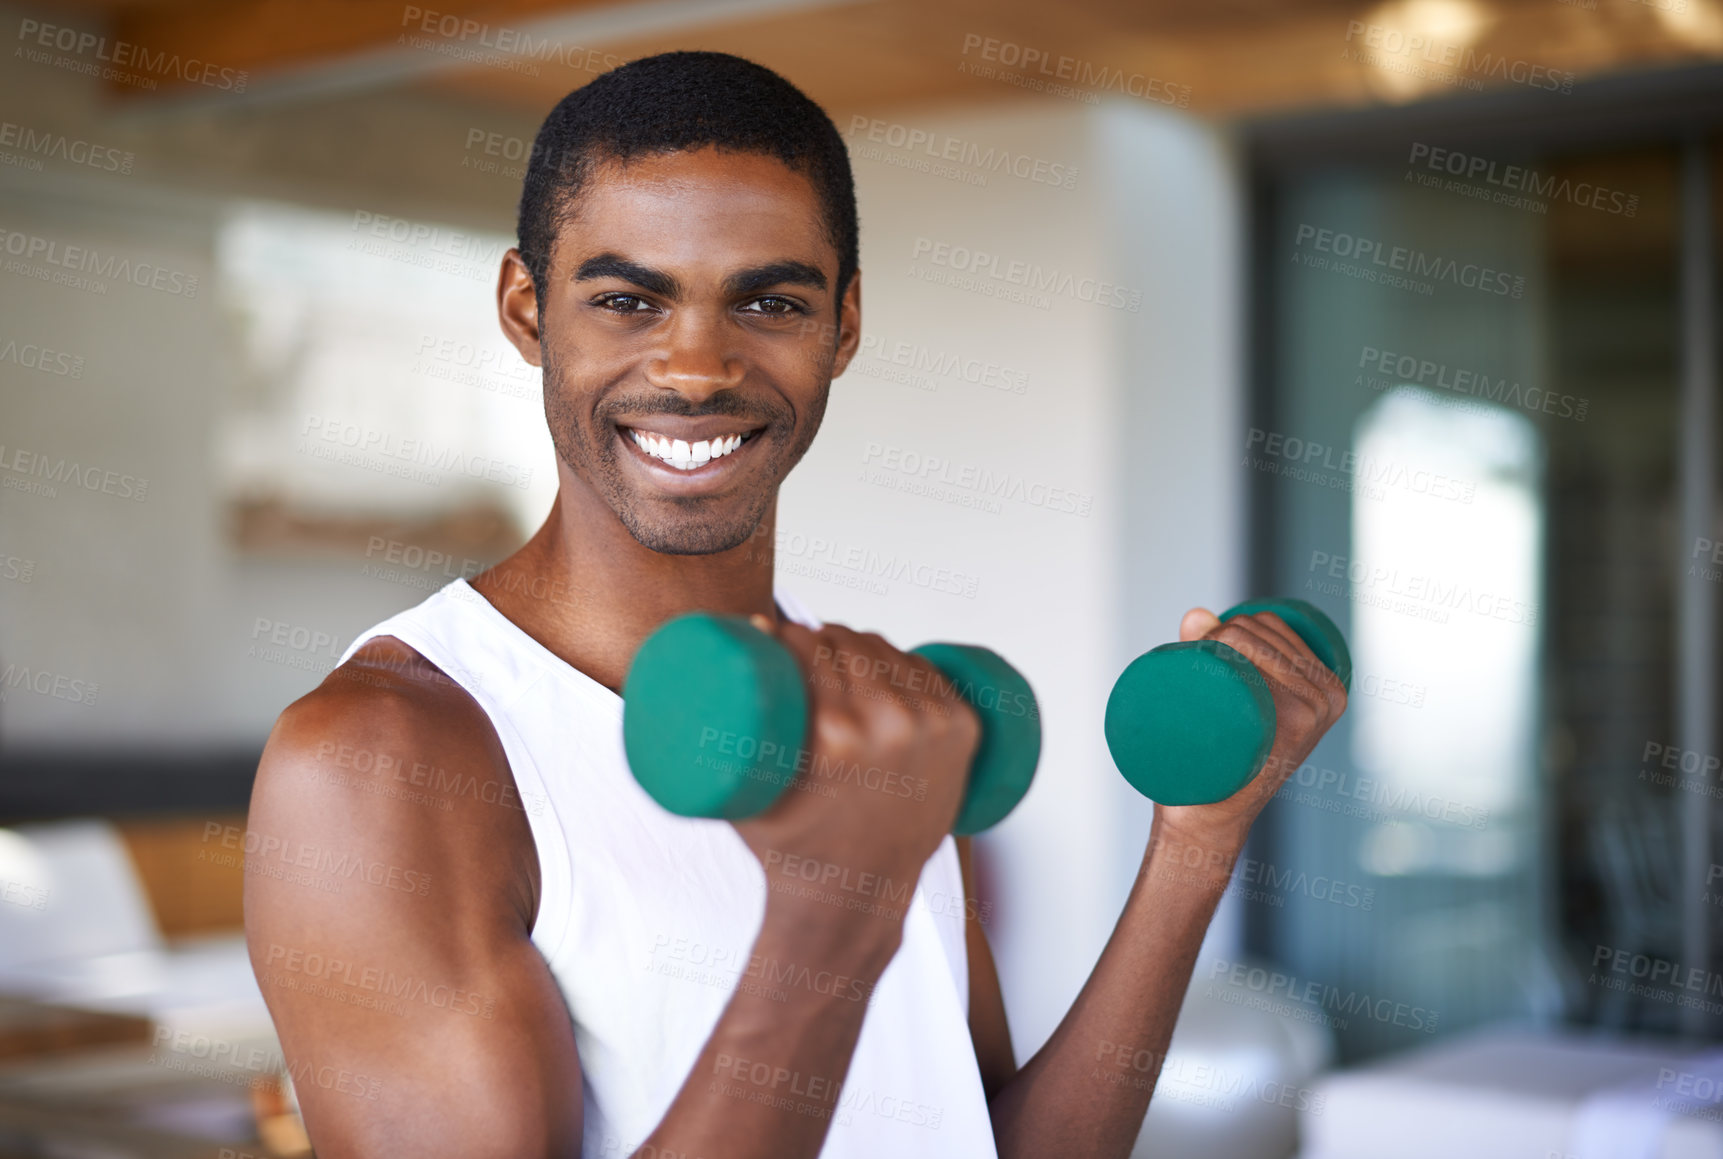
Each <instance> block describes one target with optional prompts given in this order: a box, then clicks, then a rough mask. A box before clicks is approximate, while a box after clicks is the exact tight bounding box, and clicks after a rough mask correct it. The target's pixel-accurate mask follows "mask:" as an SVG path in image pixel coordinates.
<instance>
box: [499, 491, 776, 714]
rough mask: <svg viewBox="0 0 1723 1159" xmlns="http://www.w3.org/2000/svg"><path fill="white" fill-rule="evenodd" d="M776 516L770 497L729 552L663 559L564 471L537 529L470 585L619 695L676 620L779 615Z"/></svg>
mask: <svg viewBox="0 0 1723 1159" xmlns="http://www.w3.org/2000/svg"><path fill="white" fill-rule="evenodd" d="M565 473H566V468H563V469H562V470H561V471H559V475H563V474H565ZM777 513H778V512H777V501H776V499H774V500H773V502H772V505H771V507H769V508H768V509H767V511H766V514H765V517H764V518H762V519H761V521H760V525H759V527H757V528H756V529H755V532H754V534H753V535H752V536H750V537H749V538H748V539H747V540H746V541H745V542H743V543H742V544H741V545H739V546H737V547H734V548H732V549H730V550H729V551H721V552H714V553H712V554H710V555H667V554H665V553H663V552H658V551H653V550H652V549H651V548H648V547H645V546H644V545H642V544H641V543H640V542H639V541H638V540H636V539H635V538H634V536H633V535H631V534H630V533H629V531H628V529H627V528H626V527H624V526H623V525H622V523H621V521H620V520H618V519H617V518H616V515H615V513H614V512H613V511H611V509H610V507H609V506H608V505H607V504H605V503H604V502H603V501H602V500H601V499H600V498H599V497H598V496H597V495H595V494H593V492H592V491H591V490H590V489H589V488H587V487H585V486H584V485H583V484H582V483H581V482H580V481H579V480H576V479H569V478H566V477H564V478H563V479H562V481H561V487H560V488H559V490H558V493H557V498H556V502H555V503H553V504H552V505H551V509H550V514H549V516H547V517H546V519H545V521H544V525H543V526H542V527H540V528H539V529H538V531H537V532H536V533H535V534H534V535H533V537H532V538H531V539H529V540H528V541H527V542H526V544H525V545H524V546H523V547H522V548H521V549H520V550H519V551H517V552H515V553H514V554H513V555H511V556H509V557H508V558H507V559H505V560H503V561H502V562H501V563H499V564H498V565H497V566H496V567H494V568H491V569H490V570H489V571H486V572H483V573H481V574H480V575H478V576H476V577H475V578H474V579H473V581H472V586H473V587H474V588H475V589H476V590H477V591H478V592H479V594H480V595H482V596H484V597H485V599H487V600H488V601H490V603H491V604H492V605H493V606H494V607H496V609H497V610H498V611H500V612H501V613H502V614H503V615H504V616H507V617H508V618H509V619H510V620H512V621H513V622H514V623H515V624H516V625H517V626H518V627H519V628H520V629H521V630H522V631H524V632H526V634H527V635H529V636H531V637H532V638H533V639H535V640H537V641H538V642H539V643H541V644H543V645H544V646H545V647H546V648H548V649H550V650H551V651H552V652H554V653H555V654H556V655H557V656H559V657H561V658H562V659H563V660H565V661H567V662H568V663H569V664H571V665H573V666H574V667H575V668H578V669H579V670H580V671H581V672H584V673H585V674H586V675H587V676H590V677H591V678H592V679H594V680H596V681H598V682H599V683H600V684H603V685H605V686H606V687H607V688H610V689H612V690H613V691H620V690H621V688H622V681H623V678H624V677H625V676H627V674H628V665H629V663H630V662H631V661H632V660H633V658H634V653H635V651H636V650H637V649H638V648H639V647H640V644H641V642H642V641H643V640H645V639H646V637H647V636H648V635H650V634H651V633H652V632H653V631H654V630H656V629H657V628H658V626H659V625H661V624H663V623H664V622H665V621H666V620H668V619H670V618H672V617H674V616H678V615H681V614H682V613H684V612H693V611H708V612H722V613H728V614H732V615H743V616H745V615H752V614H754V613H759V614H761V615H764V616H768V617H770V618H772V619H774V620H775V619H777V618H778V613H777V608H776V605H775V604H774V603H773V600H772V555H773V552H772V548H773V539H774V529H775V527H776V523H777Z"/></svg>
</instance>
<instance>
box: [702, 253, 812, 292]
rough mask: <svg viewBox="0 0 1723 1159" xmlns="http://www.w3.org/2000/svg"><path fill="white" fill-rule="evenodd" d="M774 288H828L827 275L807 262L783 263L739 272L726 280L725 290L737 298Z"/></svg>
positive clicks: (773, 263)
mask: <svg viewBox="0 0 1723 1159" xmlns="http://www.w3.org/2000/svg"><path fill="white" fill-rule="evenodd" d="M773 286H806V287H807V288H809V289H811V290H823V289H825V288H826V275H825V273H824V271H822V270H821V269H820V268H819V267H818V266H811V265H809V264H808V263H807V262H797V261H782V262H772V263H771V264H770V265H764V266H755V267H754V268H753V269H751V270H738V271H737V272H736V273H733V274H731V275H730V276H729V277H727V278H725V279H724V289H725V290H726V291H727V292H728V293H730V294H732V295H735V296H737V297H740V296H741V295H743V294H756V293H759V292H760V291H761V290H768V289H770V288H772V287H773Z"/></svg>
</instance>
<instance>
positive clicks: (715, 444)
mask: <svg viewBox="0 0 1723 1159" xmlns="http://www.w3.org/2000/svg"><path fill="white" fill-rule="evenodd" d="M761 429H764V428H759V429H756V430H751V431H737V432H735V433H733V434H728V435H719V436H717V437H715V438H709V439H700V440H698V441H697V442H690V441H688V440H687V439H678V438H673V437H671V436H669V435H660V434H656V433H654V432H652V431H643V430H637V429H634V428H632V427H628V428H624V430H625V433H626V434H627V435H628V437H629V438H631V439H633V440H634V445H635V446H637V447H639V448H640V449H641V451H643V452H644V453H645V454H647V455H650V456H651V457H652V458H654V459H657V460H658V461H659V462H661V463H664V464H666V465H668V466H671V467H674V468H676V470H678V471H697V470H699V469H700V468H701V467H704V466H705V465H706V464H707V463H710V462H712V461H713V460H714V459H722V458H723V457H724V456H726V455H730V454H734V453H735V452H736V450H737V449H738V448H739V447H741V446H742V444H744V443H746V442H748V441H749V440H750V439H752V438H753V437H754V436H755V435H757V434H759V433H760V430H761Z"/></svg>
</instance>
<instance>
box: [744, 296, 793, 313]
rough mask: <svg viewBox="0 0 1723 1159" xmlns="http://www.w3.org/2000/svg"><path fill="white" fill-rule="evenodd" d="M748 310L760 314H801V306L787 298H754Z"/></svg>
mask: <svg viewBox="0 0 1723 1159" xmlns="http://www.w3.org/2000/svg"><path fill="white" fill-rule="evenodd" d="M750 308H751V309H753V310H754V311H755V312H757V313H760V314H779V315H782V314H801V313H805V311H804V310H803V309H802V307H801V304H800V303H798V302H793V301H791V300H790V299H789V298H755V299H754V301H753V302H752V303H750Z"/></svg>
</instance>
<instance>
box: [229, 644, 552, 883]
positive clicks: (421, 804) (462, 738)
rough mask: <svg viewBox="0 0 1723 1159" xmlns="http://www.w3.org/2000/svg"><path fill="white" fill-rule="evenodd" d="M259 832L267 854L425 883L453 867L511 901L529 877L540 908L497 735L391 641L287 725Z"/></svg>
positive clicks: (270, 768) (353, 661) (257, 809)
mask: <svg viewBox="0 0 1723 1159" xmlns="http://www.w3.org/2000/svg"><path fill="white" fill-rule="evenodd" d="M249 827H250V829H251V830H252V831H253V833H254V834H255V838H254V840H255V842H256V843H257V844H258V845H259V846H260V847H261V846H262V845H263V843H265V842H268V843H270V845H271V847H272V848H282V847H285V846H286V845H287V844H288V843H299V844H302V845H304V844H309V845H312V846H316V847H318V848H331V849H337V850H352V851H355V852H356V853H358V854H361V855H363V856H364V857H366V858H370V859H379V858H380V859H384V860H388V861H389V862H390V863H391V864H396V863H399V864H402V865H407V866H408V867H409V868H419V869H425V867H427V866H429V865H431V864H432V863H433V862H436V863H442V864H444V865H445V868H448V866H447V863H448V862H449V861H450V860H451V859H452V860H453V861H455V862H456V863H458V864H459V868H460V870H461V874H462V876H464V877H465V878H466V880H467V882H468V883H469V884H472V885H476V886H481V887H490V888H496V889H501V890H505V891H507V892H508V893H509V895H510V896H511V897H512V896H515V895H516V894H517V893H518V891H517V890H516V889H515V888H514V886H515V885H516V884H517V883H518V882H520V881H521V880H523V879H522V878H521V873H522V872H524V873H525V874H526V878H527V879H530V881H531V883H532V884H531V888H530V890H529V891H528V892H530V893H534V894H536V872H535V867H536V862H535V859H534V857H533V844H532V836H531V831H530V826H529V825H528V822H527V820H526V815H525V812H524V810H523V809H522V807H521V801H520V797H519V795H518V793H517V792H516V791H515V789H514V778H513V775H512V774H511V772H510V770H509V765H508V760H507V757H506V755H505V754H504V751H503V748H502V743H501V741H500V740H499V739H498V738H497V734H496V730H495V729H494V728H493V727H492V726H491V723H490V720H489V718H488V717H487V716H486V714H485V711H484V709H482V708H481V707H480V706H479V705H478V703H477V702H476V701H475V700H474V699H473V698H472V696H471V695H469V694H468V693H467V691H466V690H465V689H464V688H462V687H461V686H460V685H459V684H458V683H456V682H455V681H454V680H451V679H450V678H449V677H448V676H447V675H445V674H444V673H442V672H441V671H439V670H438V669H437V668H436V666H435V665H433V664H431V663H430V662H429V661H427V660H426V659H425V658H424V657H423V656H421V655H419V653H418V652H417V651H415V650H414V649H412V648H411V647H409V646H408V645H406V644H404V643H402V642H401V641H400V640H397V639H395V638H394V637H391V636H379V637H376V638H374V639H371V640H368V641H367V642H366V643H365V644H364V645H363V646H362V647H361V648H359V649H358V650H357V651H356V652H355V653H354V654H353V655H352V656H351V657H350V658H349V659H348V660H347V662H346V663H344V664H342V665H341V666H340V667H338V668H337V669H336V670H335V671H334V672H332V673H330V675H329V676H328V677H327V678H325V680H324V681H323V683H322V684H321V685H320V686H318V687H317V688H316V689H315V690H313V691H312V692H310V693H309V694H307V695H306V696H304V697H301V698H300V699H299V700H297V701H295V702H294V703H293V704H292V705H290V706H289V707H288V708H287V710H286V711H285V712H283V713H282V714H281V717H280V718H279V719H278V720H277V721H276V724H275V728H274V729H273V730H272V731H271V733H270V736H269V741H268V743H267V744H266V745H265V747H264V752H263V758H262V760H261V761H260V763H259V765H258V772H257V781H256V784H255V785H254V787H253V790H252V801H251V816H250V821H249ZM499 850H513V851H515V852H516V853H517V854H518V856H514V857H501V858H499V857H497V856H496V853H497V852H498V851H499ZM468 853H471V854H472V855H473V856H471V857H468V856H466V854H468ZM487 866H488V868H487ZM426 872H428V870H426ZM493 875H494V877H495V879H494V880H488V881H487V880H485V879H486V878H489V877H492V876H493Z"/></svg>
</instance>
